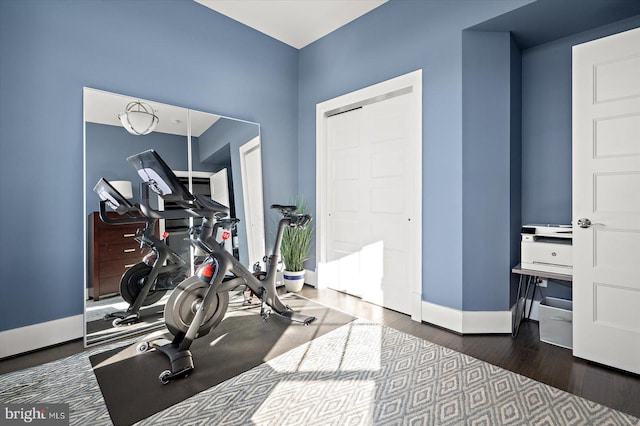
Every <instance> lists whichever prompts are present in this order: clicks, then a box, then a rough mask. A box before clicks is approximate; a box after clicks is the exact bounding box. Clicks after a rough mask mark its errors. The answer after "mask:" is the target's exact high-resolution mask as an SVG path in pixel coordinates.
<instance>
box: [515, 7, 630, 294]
mask: <svg viewBox="0 0 640 426" xmlns="http://www.w3.org/2000/svg"><path fill="white" fill-rule="evenodd" d="M638 27H640V15H638V16H635V17H632V18H629V19H625V20H622V21H619V22H616V23H613V24H609V25H605V26H602V27H598V28H595V29H593V30H590V31H585V32H582V33H579V34H575V35H572V36H569V37H565V38H562V39H559V40H556V41H553V42H550V43H546V44H543V45H540V46H537V47H532V48H530V49H526V50H524V51H523V52H522V223H523V224H529V223H543V224H544V223H570V222H571V220H572V212H571V184H572V181H571V46H573V45H576V44H580V43H585V42H588V41H591V40H595V39H598V38H601V37H606V36H608V35H612V34H616V33H619V32H622V31H626V30H630V29H633V28H638ZM542 296H554V297H563V298H571V290H570V288H568V287H566V286H564V285H561V284H558V283H553V282H551V283H550V284H549V287H548V288H546V289H543V290H542V293H541V295H540V296H539V297H542Z"/></svg>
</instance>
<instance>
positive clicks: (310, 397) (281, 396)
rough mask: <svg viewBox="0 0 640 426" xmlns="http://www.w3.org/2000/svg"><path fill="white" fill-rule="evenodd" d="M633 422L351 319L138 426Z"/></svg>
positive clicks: (499, 370) (448, 351)
mask: <svg viewBox="0 0 640 426" xmlns="http://www.w3.org/2000/svg"><path fill="white" fill-rule="evenodd" d="M178 423H180V424H225V425H247V424H257V425H285V424H290V425H316V424H318V425H319V424H322V425H371V424H376V425H378V424H379V425H396V424H397V425H401V424H410V425H640V420H639V419H636V418H634V417H631V416H628V415H626V414H623V413H621V412H618V411H616V410H613V409H610V408H607V407H604V406H602V405H599V404H596V403H594V402H591V401H587V400H585V399H583V398H580V397H578V396H575V395H573V394H570V393H567V392H564V391H561V390H558V389H555V388H553V387H550V386H547V385H545V384H542V383H539V382H536V381H534V380H531V379H529V378H526V377H523V376H520V375H518V374H515V373H512V372H510V371H507V370H504V369H502V368H499V367H496V366H493V365H491V364H488V363H486V362H483V361H479V360H477V359H475V358H472V357H470V356H467V355H464V354H461V353H459V352H456V351H454V350H451V349H447V348H444V347H442V346H439V345H436V344H433V343H430V342H427V341H425V340H422V339H419V338H416V337H413V336H410V335H408V334H405V333H402V332H399V331H397V330H394V329H391V328H387V327H384V326H381V325H378V324H372V323H369V322H366V321H361V320H358V321H355V322H353V323H350V324H348V325H346V326H343V327H341V328H340V329H338V330H336V331H334V332H332V333H330V334H327V335H325V336H322V337H320V338H318V339H315V340H313V341H311V342H309V343H308V344H305V345H302V346H300V347H298V348H296V349H293V350H291V351H289V352H288V353H286V354H284V355H282V356H280V357H278V358H276V359H274V360H272V361H271V362H268V363H266V364H263V365H261V366H259V367H257V368H254V369H253V370H251V371H248V372H246V373H244V374H241V375H239V376H236V377H235V378H233V379H230V380H228V381H226V382H224V383H222V384H220V385H218V386H216V387H214V388H211V389H209V390H207V391H205V392H202V393H200V394H198V395H197V396H195V397H193V398H191V399H189V400H186V401H184V402H183V403H180V404H177V405H175V406H173V407H171V408H170V409H167V410H165V411H164V412H161V413H158V414H157V415H154V416H152V417H149V418H147V419H145V420H143V421H142V422H140V424H142V425H174V424H178Z"/></svg>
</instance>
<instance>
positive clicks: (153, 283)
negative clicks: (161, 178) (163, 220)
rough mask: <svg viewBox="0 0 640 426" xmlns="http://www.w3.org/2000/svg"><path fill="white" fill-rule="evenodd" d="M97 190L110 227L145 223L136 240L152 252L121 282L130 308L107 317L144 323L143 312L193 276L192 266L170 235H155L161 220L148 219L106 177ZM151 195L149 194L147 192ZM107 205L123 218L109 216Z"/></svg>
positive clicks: (102, 213)
mask: <svg viewBox="0 0 640 426" xmlns="http://www.w3.org/2000/svg"><path fill="white" fill-rule="evenodd" d="M93 190H94V191H95V192H96V193H97V194H98V196H99V197H100V199H101V201H100V211H99V215H100V219H101V220H102V221H103V222H105V223H108V224H112V225H119V224H127V223H140V222H145V226H144V228H143V229H139V230H138V231H137V232H136V236H135V240H136V241H138V242H139V243H140V248H141V249H149V252H148V253H147V254H146V255H145V256H144V257H143V258H142V260H141V261H140V262H138V263H136V264H134V265H133V266H131V267H130V268H128V269H127V270H126V271H125V273H124V274H123V275H122V278H121V279H120V295H121V296H122V298H123V299H124V301H125V302H127V303H128V304H129V307H128V308H127V309H126V310H125V311H116V312H111V313H108V314H106V315H105V316H104V319H105V320H113V323H112V324H113V326H114V327H118V326H123V325H129V324H133V323H136V322H138V321H140V319H141V314H140V310H141V308H142V307H143V306H150V305H153V304H154V303H156V302H158V301H159V300H160V299H162V297H163V296H164V295H165V294H166V293H167V291H169V290H171V289H173V288H175V287H176V286H177V285H178V283H180V282H182V281H183V280H184V279H185V278H187V277H188V276H189V275H190V263H189V262H187V261H185V260H184V259H183V258H182V257H180V255H178V253H176V252H175V251H174V250H173V249H171V248H170V247H169V246H168V245H167V243H166V241H165V240H166V235H164V236H162V238H158V237H157V236H156V235H155V229H156V223H157V220H158V218H157V217H149V216H145V215H144V214H143V213H142V212H141V211H140V208H139V207H138V206H137V205H132V204H131V203H129V201H128V200H127V199H126V198H125V197H124V196H123V195H122V194H121V193H120V192H119V191H118V190H117V189H115V188H114V187H113V186H112V185H111V183H110V182H109V181H108V180H106V179H105V178H101V179H100V180H99V181H98V183H97V184H96V186H95V187H94V188H93ZM147 192H148V191H147ZM107 206H108V207H110V208H111V209H113V210H114V211H115V212H116V213H118V214H119V215H120V216H119V217H112V216H109V215H108V214H107ZM167 216H171V217H170V218H178V217H182V216H184V212H181V211H180V212H175V213H173V214H172V213H171V212H168V213H167Z"/></svg>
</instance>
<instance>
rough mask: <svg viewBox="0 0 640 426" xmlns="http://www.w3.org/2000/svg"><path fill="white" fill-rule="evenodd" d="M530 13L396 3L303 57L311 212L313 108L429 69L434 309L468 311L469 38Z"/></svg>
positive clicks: (428, 209)
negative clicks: (465, 67)
mask: <svg viewBox="0 0 640 426" xmlns="http://www.w3.org/2000/svg"><path fill="white" fill-rule="evenodd" d="M526 3H529V2H528V1H508V2H505V1H473V2H460V1H437V2H436V1H421V0H416V1H411V0H402V1H395V0H391V1H389V2H387V3H385V4H384V5H382V6H380V7H378V8H377V9H374V10H373V11H371V12H370V13H368V14H367V15H365V16H363V17H361V18H360V19H358V20H356V21H354V22H352V23H350V24H349V25H347V26H345V27H342V28H341V29H339V30H337V31H335V32H333V33H331V34H329V35H328V36H326V37H324V38H322V39H320V40H319V41H317V42H315V43H313V44H311V45H309V46H307V47H305V48H303V49H302V50H301V51H300V71H299V73H300V80H299V84H298V86H299V139H300V147H299V164H300V166H299V168H298V173H299V180H300V183H299V187H300V191H301V192H302V193H303V194H304V196H305V197H306V199H307V200H308V201H309V206H310V207H311V209H312V211H313V210H314V209H315V195H316V194H315V173H316V170H315V167H313V165H314V164H315V106H316V104H317V103H319V102H323V101H325V100H328V99H331V98H334V97H336V96H340V95H343V94H345V93H349V92H352V91H354V90H357V89H360V88H362V87H366V86H369V85H372V84H375V83H378V82H381V81H384V80H387V79H390V78H393V77H396V76H399V75H402V74H406V73H408V72H411V71H414V70H416V69H420V68H421V69H423V116H422V119H423V124H422V129H423V158H422V160H423V182H422V185H423V196H422V199H423V201H422V208H423V218H422V228H423V236H422V237H423V247H422V250H423V252H422V254H423V264H422V265H423V269H422V272H423V284H422V288H423V299H425V300H427V301H429V302H432V303H436V304H439V305H443V306H448V307H452V308H456V309H462V291H463V288H462V270H463V267H462V262H463V260H462V256H463V249H462V244H463V242H462V238H463V237H462V202H463V197H462V155H463V153H462V30H463V29H465V28H467V27H469V26H472V25H474V24H477V23H479V22H482V21H484V20H487V19H489V18H492V17H494V16H496V15H499V14H501V13H504V12H507V11H509V10H512V9H515V8H517V7H519V6H521V5H523V4H526ZM506 208H508V206H507V207H506ZM478 285H481V284H480V282H479V283H478Z"/></svg>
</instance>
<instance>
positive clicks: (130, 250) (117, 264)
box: [87, 212, 145, 300]
mask: <svg viewBox="0 0 640 426" xmlns="http://www.w3.org/2000/svg"><path fill="white" fill-rule="evenodd" d="M107 214H108V215H109V217H113V218H117V217H119V215H118V214H117V213H115V212H108V213H107ZM144 226H145V222H144V221H142V222H139V223H128V224H122V225H111V224H108V223H104V222H103V221H102V220H100V215H99V213H98V212H93V213H91V214H90V215H89V220H88V228H89V229H88V231H87V244H88V247H87V250H88V255H87V260H88V265H87V266H88V275H89V276H88V280H87V286H88V289H87V290H88V296H89V298H92V299H93V300H100V298H101V297H105V296H113V295H115V294H119V293H120V278H121V277H122V274H124V272H125V271H126V270H127V269H128V268H130V267H131V266H133V265H135V264H136V263H138V262H140V261H141V260H142V254H141V251H140V243H138V242H137V241H136V240H135V239H134V237H135V236H136V230H137V229H143V228H144Z"/></svg>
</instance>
